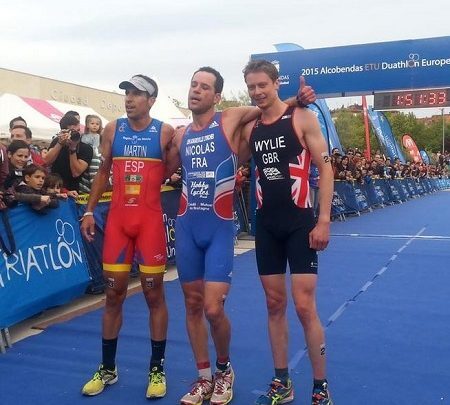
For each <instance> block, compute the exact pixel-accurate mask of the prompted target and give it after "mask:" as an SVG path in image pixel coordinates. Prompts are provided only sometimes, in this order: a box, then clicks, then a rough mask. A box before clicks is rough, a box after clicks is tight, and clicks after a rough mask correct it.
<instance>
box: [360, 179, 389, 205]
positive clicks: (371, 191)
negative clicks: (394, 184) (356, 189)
mask: <svg viewBox="0 0 450 405" xmlns="http://www.w3.org/2000/svg"><path fill="white" fill-rule="evenodd" d="M360 187H361V189H362V190H363V191H364V193H365V195H366V196H367V202H368V204H369V205H370V206H371V207H376V206H382V205H383V204H384V199H383V197H382V196H380V195H378V193H377V190H376V189H375V185H374V183H373V181H370V182H369V183H365V184H361V185H360ZM381 193H383V192H381ZM382 195H383V196H384V194H382Z"/></svg>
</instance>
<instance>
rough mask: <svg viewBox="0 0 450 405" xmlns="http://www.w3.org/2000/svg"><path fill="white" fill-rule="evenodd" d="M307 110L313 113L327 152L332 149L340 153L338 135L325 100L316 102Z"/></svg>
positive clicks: (340, 147) (340, 146)
mask: <svg viewBox="0 0 450 405" xmlns="http://www.w3.org/2000/svg"><path fill="white" fill-rule="evenodd" d="M308 108H309V109H310V110H311V111H312V112H314V114H315V115H316V116H317V119H318V120H319V123H320V129H321V130H322V134H323V136H324V138H325V140H326V142H327V144H328V152H329V153H331V151H332V150H333V149H334V148H338V149H339V150H340V151H342V145H341V141H340V139H339V135H338V133H337V131H336V127H335V126H334V122H333V119H332V118H331V114H330V110H329V108H328V105H327V103H326V101H325V100H316V102H315V103H314V104H311V105H309V106H308Z"/></svg>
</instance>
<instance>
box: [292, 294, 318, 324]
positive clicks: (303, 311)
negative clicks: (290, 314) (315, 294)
mask: <svg viewBox="0 0 450 405" xmlns="http://www.w3.org/2000/svg"><path fill="white" fill-rule="evenodd" d="M295 311H296V312H297V316H298V317H299V318H300V321H301V322H302V324H309V323H311V322H312V321H314V320H315V319H316V318H317V310H316V305H315V302H314V300H313V299H309V298H305V299H299V300H297V301H296V302H295Z"/></svg>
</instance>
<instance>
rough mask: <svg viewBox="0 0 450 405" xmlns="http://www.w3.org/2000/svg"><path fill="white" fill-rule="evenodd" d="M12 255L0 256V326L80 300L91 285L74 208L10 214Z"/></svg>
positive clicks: (67, 203) (62, 205) (19, 210)
mask: <svg viewBox="0 0 450 405" xmlns="http://www.w3.org/2000/svg"><path fill="white" fill-rule="evenodd" d="M8 215H9V218H10V223H11V227H12V230H13V234H14V237H15V240H16V247H17V249H16V251H15V252H14V253H13V254H12V255H11V256H7V255H6V254H5V252H2V251H0V252H1V254H0V308H1V311H0V327H8V326H10V325H12V324H14V323H17V322H18V321H21V320H23V319H25V318H27V317H30V316H32V315H34V314H36V313H38V312H40V311H42V310H44V309H46V308H49V307H52V306H55V305H60V304H64V303H66V302H69V301H71V300H72V299H74V298H76V297H78V296H80V295H81V294H82V293H83V292H84V290H85V288H86V285H87V283H88V281H89V275H88V270H87V261H86V258H85V256H84V251H83V244H82V242H81V235H80V231H79V222H78V217H77V213H76V207H75V204H74V203H73V202H72V201H61V202H60V205H59V207H58V208H55V209H51V210H49V211H48V213H47V214H45V215H42V214H37V213H36V212H34V211H33V210H32V209H31V208H29V207H28V206H19V207H17V208H14V209H11V210H8Z"/></svg>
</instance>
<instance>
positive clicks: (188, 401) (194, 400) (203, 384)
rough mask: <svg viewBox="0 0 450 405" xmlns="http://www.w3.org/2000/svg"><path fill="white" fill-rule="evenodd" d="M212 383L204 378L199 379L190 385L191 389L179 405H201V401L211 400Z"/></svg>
mask: <svg viewBox="0 0 450 405" xmlns="http://www.w3.org/2000/svg"><path fill="white" fill-rule="evenodd" d="M213 389H214V385H213V382H212V381H210V380H207V379H206V378H203V377H199V378H198V380H197V381H196V382H195V383H194V384H192V389H191V390H190V391H189V392H188V393H187V394H186V395H185V396H184V397H183V398H181V401H180V404H181V405H202V404H203V401H207V400H208V399H210V398H211V395H212V393H213Z"/></svg>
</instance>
